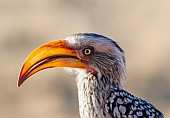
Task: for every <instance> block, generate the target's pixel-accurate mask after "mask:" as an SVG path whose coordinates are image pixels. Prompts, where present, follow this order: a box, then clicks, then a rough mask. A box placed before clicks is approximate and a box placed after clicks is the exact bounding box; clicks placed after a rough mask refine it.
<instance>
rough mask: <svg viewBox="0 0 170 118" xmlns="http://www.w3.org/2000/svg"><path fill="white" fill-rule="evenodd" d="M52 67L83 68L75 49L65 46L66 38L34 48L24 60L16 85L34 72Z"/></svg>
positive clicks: (83, 65)
mask: <svg viewBox="0 0 170 118" xmlns="http://www.w3.org/2000/svg"><path fill="white" fill-rule="evenodd" d="M53 67H71V68H85V67H86V66H85V64H84V63H83V62H81V60H80V59H79V58H78V57H77V52H76V50H74V49H72V48H71V47H69V46H67V44H66V40H56V41H53V42H49V43H46V44H44V45H41V46H39V47H38V48H36V49H35V50H34V51H33V52H32V53H31V54H30V55H29V56H28V57H27V59H26V60H25V62H24V64H23V66H22V68H21V71H20V74H19V79H18V87H20V86H21V84H22V83H23V82H24V81H25V80H26V79H27V78H29V77H30V76H31V75H33V74H34V73H36V72H38V71H40V70H43V69H46V68H53Z"/></svg>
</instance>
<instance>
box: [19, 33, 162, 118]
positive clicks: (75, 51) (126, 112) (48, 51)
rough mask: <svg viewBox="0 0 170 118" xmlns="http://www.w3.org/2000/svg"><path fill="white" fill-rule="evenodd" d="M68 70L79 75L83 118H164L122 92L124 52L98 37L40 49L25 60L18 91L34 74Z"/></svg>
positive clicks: (73, 37)
mask: <svg viewBox="0 0 170 118" xmlns="http://www.w3.org/2000/svg"><path fill="white" fill-rule="evenodd" d="M53 67H65V68H66V70H67V71H69V72H70V71H71V72H72V73H74V74H75V75H76V83H77V88H78V99H79V112H80V117H81V118H163V114H162V113H161V112H160V111H159V110H157V109H156V108H155V107H154V106H153V105H151V104H150V103H148V102H146V101H145V100H142V99H141V98H138V97H135V96H134V95H132V94H131V93H129V92H127V91H126V90H124V89H123V81H124V79H125V77H126V67H125V57H124V51H123V50H122V48H121V47H120V46H119V45H118V44H117V43H116V42H115V41H113V40H112V39H110V38H107V37H105V36H102V35H99V34H95V33H79V34H74V35H71V36H68V37H66V38H65V39H63V40H55V41H52V42H48V43H46V44H44V45H41V46H40V47H38V48H37V49H35V50H34V51H33V52H32V53H31V54H30V55H29V56H28V57H27V59H26V60H25V62H24V64H23V66H22V68H21V71H20V75H19V79H18V87H19V86H20V85H21V84H22V83H23V82H24V81H25V80H26V79H27V78H29V77H30V76H31V75H33V74H34V73H36V72H38V71H40V70H43V69H46V68H53Z"/></svg>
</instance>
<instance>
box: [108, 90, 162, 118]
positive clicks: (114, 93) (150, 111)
mask: <svg viewBox="0 0 170 118" xmlns="http://www.w3.org/2000/svg"><path fill="white" fill-rule="evenodd" d="M105 109H106V111H107V112H108V113H109V114H110V115H111V116H112V117H114V118H135V117H136V118H163V116H162V113H161V112H160V111H158V110H157V109H155V108H154V107H153V106H152V105H151V104H150V103H148V102H146V101H144V100H142V99H140V98H138V97H135V96H134V95H131V94H130V93H128V92H126V91H125V90H123V89H120V88H118V87H112V88H110V94H109V96H108V98H107V101H106V104H105Z"/></svg>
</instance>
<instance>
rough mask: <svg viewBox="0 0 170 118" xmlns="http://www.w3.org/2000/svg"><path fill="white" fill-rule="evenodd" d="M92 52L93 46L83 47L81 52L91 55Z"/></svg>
mask: <svg viewBox="0 0 170 118" xmlns="http://www.w3.org/2000/svg"><path fill="white" fill-rule="evenodd" d="M93 53H94V48H93V47H88V48H84V49H83V54H84V55H86V56H89V55H92V54H93Z"/></svg>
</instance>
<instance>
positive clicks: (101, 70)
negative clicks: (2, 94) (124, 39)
mask: <svg viewBox="0 0 170 118" xmlns="http://www.w3.org/2000/svg"><path fill="white" fill-rule="evenodd" d="M53 67H67V68H71V69H72V70H74V71H75V72H76V73H78V74H79V73H81V72H83V74H92V75H95V76H98V78H100V77H101V76H106V78H108V82H107V83H108V84H114V85H117V86H122V82H123V80H124V78H125V75H126V69H125V58H124V52H123V50H122V49H121V48H120V47H119V45H118V44H117V43H116V42H115V41H113V40H111V39H109V38H107V37H104V36H102V35H98V34H93V33H80V34H74V35H71V36H68V37H66V38H65V39H63V40H55V41H52V42H48V43H46V44H43V45H41V46H39V47H38V48H36V49H35V50H34V51H33V52H32V53H31V54H30V55H29V56H28V57H27V59H26V60H25V62H24V64H23V66H22V68H21V71H20V75H19V79H18V87H19V86H20V85H21V84H22V83H23V82H24V81H25V80H27V79H28V78H29V77H30V76H31V75H33V74H35V73H36V72H38V71H40V70H43V69H47V68H53Z"/></svg>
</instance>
